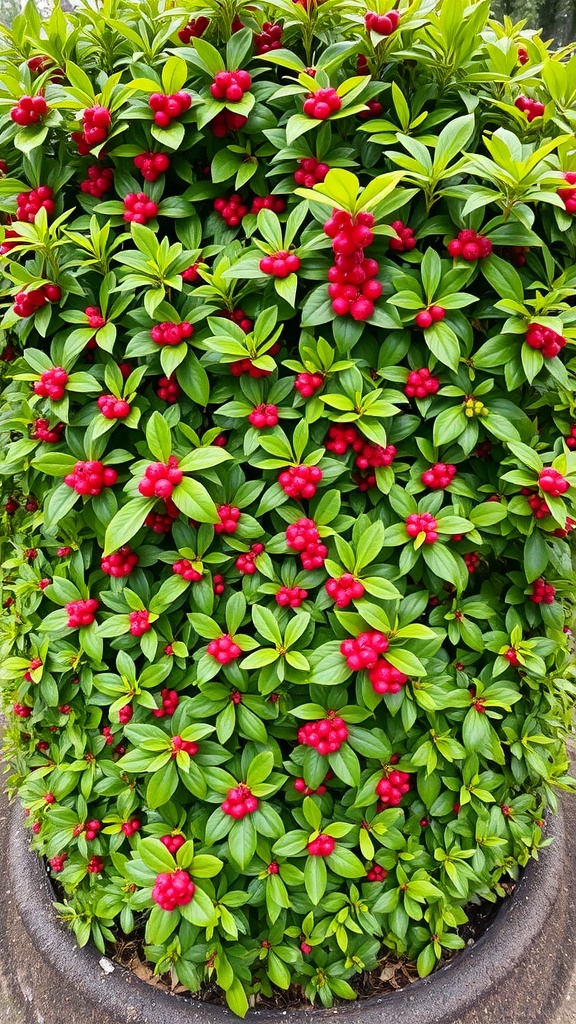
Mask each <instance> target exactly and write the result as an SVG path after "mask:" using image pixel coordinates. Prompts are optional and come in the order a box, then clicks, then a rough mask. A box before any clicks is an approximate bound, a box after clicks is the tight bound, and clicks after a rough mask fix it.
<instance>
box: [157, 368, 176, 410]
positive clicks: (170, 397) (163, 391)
mask: <svg viewBox="0 0 576 1024" xmlns="http://www.w3.org/2000/svg"><path fill="white" fill-rule="evenodd" d="M156 394H157V395H158V398H161V399H162V401H163V402H169V403H170V404H171V405H174V403H175V402H177V401H178V399H179V398H180V395H181V394H182V389H181V387H180V385H179V383H178V381H177V380H176V376H175V375H174V374H172V376H170V377H160V379H159V381H158V385H157V387H156Z"/></svg>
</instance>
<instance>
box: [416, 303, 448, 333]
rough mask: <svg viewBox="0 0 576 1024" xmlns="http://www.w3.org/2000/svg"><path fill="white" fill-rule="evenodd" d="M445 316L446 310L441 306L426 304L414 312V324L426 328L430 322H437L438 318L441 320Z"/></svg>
mask: <svg viewBox="0 0 576 1024" xmlns="http://www.w3.org/2000/svg"><path fill="white" fill-rule="evenodd" d="M445 316H446V310H445V309H443V307H442V306H428V308H427V309H421V310H420V312H419V313H417V314H416V325H417V326H418V327H422V329H423V330H426V328H427V327H431V326H432V324H437V323H438V322H439V321H440V320H443V319H444V317H445Z"/></svg>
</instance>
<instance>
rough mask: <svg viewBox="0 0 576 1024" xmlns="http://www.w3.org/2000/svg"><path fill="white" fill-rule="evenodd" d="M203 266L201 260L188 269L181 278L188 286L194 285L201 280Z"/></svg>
mask: <svg viewBox="0 0 576 1024" xmlns="http://www.w3.org/2000/svg"><path fill="white" fill-rule="evenodd" d="M201 266H202V261H201V260H197V261H196V263H193V264H192V266H190V267H186V270H183V271H182V273H181V274H180V277H181V278H182V280H183V281H186V283H187V284H194V283H195V282H196V281H198V280H199V278H200V267H201Z"/></svg>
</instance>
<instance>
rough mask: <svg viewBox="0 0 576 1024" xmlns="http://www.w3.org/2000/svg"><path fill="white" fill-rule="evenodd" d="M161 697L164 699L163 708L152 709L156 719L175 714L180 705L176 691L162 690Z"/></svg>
mask: <svg viewBox="0 0 576 1024" xmlns="http://www.w3.org/2000/svg"><path fill="white" fill-rule="evenodd" d="M160 697H161V698H162V706H161V707H159V708H153V709H152V714H153V715H154V718H164V717H165V716H166V715H173V714H175V712H176V708H177V707H178V704H179V703H180V698H179V697H178V694H177V692H176V690H168V689H166V688H165V689H163V690H160Z"/></svg>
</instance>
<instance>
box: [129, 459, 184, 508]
mask: <svg viewBox="0 0 576 1024" xmlns="http://www.w3.org/2000/svg"><path fill="white" fill-rule="evenodd" d="M183 476H184V474H183V472H182V470H181V469H178V459H177V458H176V456H175V455H171V456H170V458H169V459H168V462H152V463H151V464H150V465H149V466H146V471H145V473H144V477H143V479H142V480H141V481H140V483H139V484H138V490H139V492H140V494H142V495H143V497H144V498H153V497H156V498H163V499H164V500H165V499H166V498H169V497H170V496H171V494H172V491H173V490H174V488H175V487H177V486H178V484H179V483H181V481H182V477H183Z"/></svg>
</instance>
